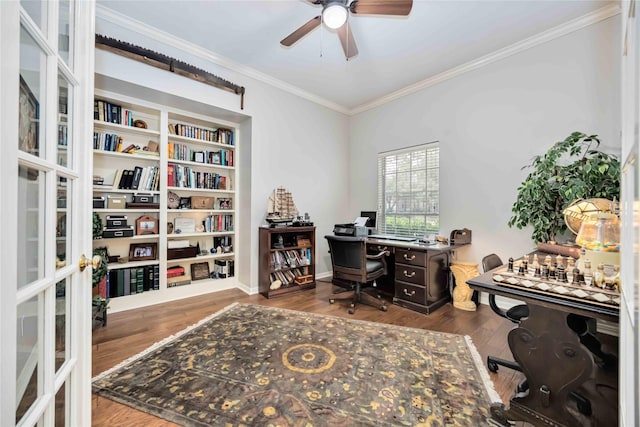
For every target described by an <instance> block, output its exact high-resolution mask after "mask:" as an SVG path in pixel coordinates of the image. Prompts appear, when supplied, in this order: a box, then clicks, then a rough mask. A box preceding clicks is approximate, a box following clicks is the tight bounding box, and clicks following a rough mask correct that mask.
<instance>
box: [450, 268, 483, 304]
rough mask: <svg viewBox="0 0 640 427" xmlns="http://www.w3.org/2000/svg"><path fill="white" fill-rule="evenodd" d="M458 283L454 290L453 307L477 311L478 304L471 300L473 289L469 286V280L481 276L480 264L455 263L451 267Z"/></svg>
mask: <svg viewBox="0 0 640 427" xmlns="http://www.w3.org/2000/svg"><path fill="white" fill-rule="evenodd" d="M449 268H450V269H451V272H452V273H453V277H454V278H455V281H456V287H455V288H453V293H452V294H453V295H452V296H453V306H454V307H455V308H459V309H460V310H465V311H476V303H474V302H473V301H472V300H471V297H472V296H473V289H471V288H470V287H469V285H468V284H467V280H469V279H471V278H472V277H476V276H478V275H480V272H479V271H478V264H477V263H471V262H458V261H454V262H453V263H452V264H451V266H450V267H449Z"/></svg>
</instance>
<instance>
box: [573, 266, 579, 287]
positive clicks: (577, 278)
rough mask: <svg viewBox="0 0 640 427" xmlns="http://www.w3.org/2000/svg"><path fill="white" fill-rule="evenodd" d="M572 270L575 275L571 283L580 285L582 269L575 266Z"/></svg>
mask: <svg viewBox="0 0 640 427" xmlns="http://www.w3.org/2000/svg"><path fill="white" fill-rule="evenodd" d="M571 271H572V272H573V277H572V278H571V284H572V285H580V270H578V267H573V270H571Z"/></svg>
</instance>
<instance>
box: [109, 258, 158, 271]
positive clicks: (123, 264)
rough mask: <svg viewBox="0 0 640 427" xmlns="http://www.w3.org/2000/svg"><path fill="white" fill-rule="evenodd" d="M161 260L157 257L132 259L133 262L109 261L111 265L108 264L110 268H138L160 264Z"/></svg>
mask: <svg viewBox="0 0 640 427" xmlns="http://www.w3.org/2000/svg"><path fill="white" fill-rule="evenodd" d="M159 262H160V261H159V260H157V259H151V260H148V261H131V262H115V263H109V265H107V268H108V269H109V270H120V269H121V268H137V267H144V266H147V265H155V264H158V263H159Z"/></svg>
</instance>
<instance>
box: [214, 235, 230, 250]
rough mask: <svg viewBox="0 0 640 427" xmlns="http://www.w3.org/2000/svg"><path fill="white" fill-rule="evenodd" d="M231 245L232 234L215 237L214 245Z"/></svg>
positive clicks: (223, 246) (215, 246)
mask: <svg viewBox="0 0 640 427" xmlns="http://www.w3.org/2000/svg"><path fill="white" fill-rule="evenodd" d="M218 246H220V247H221V248H225V247H231V236H216V237H214V238H213V247H214V248H217V247H218Z"/></svg>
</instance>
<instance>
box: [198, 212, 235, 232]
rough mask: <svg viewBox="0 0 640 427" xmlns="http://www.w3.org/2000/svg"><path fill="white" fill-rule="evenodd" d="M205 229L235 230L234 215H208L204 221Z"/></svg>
mask: <svg viewBox="0 0 640 427" xmlns="http://www.w3.org/2000/svg"><path fill="white" fill-rule="evenodd" d="M202 225H204V231H206V232H207V233H210V232H213V231H233V215H228V214H227V215H208V216H207V217H206V218H205V219H204V220H203V221H202Z"/></svg>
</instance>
